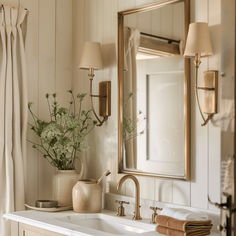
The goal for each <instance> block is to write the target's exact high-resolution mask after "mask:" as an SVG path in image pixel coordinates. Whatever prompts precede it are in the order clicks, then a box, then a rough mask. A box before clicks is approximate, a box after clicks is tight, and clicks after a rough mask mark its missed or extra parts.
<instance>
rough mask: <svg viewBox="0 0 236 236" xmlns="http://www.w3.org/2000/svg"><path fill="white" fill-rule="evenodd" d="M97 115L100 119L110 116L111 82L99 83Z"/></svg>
mask: <svg viewBox="0 0 236 236" xmlns="http://www.w3.org/2000/svg"><path fill="white" fill-rule="evenodd" d="M99 115H100V116H102V117H108V116H110V115H111V81H102V82H100V83H99Z"/></svg>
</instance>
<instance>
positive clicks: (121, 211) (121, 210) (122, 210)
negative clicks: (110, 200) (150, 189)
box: [116, 200, 129, 216]
mask: <svg viewBox="0 0 236 236" xmlns="http://www.w3.org/2000/svg"><path fill="white" fill-rule="evenodd" d="M116 202H117V203H119V204H120V206H119V207H118V210H117V216H125V208H124V206H123V204H129V202H126V201H119V200H116Z"/></svg>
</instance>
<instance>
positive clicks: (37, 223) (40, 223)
mask: <svg viewBox="0 0 236 236" xmlns="http://www.w3.org/2000/svg"><path fill="white" fill-rule="evenodd" d="M102 213H103V214H105V215H107V216H112V217H113V220H115V222H116V223H118V224H119V223H121V224H122V221H123V222H124V220H127V221H129V222H130V224H134V225H135V224H136V225H138V224H143V225H144V226H145V227H147V226H148V227H149V226H150V229H151V230H153V231H150V232H146V233H138V235H142V236H158V235H161V234H158V233H157V232H155V231H154V230H155V227H156V225H153V224H150V219H144V220H141V221H133V220H131V219H132V216H125V217H118V216H116V213H115V212H113V211H108V210H103V211H102ZM78 215H82V214H79V213H75V212H73V211H64V212H40V211H34V210H29V211H18V212H13V213H8V214H5V215H4V218H6V219H8V220H12V221H16V222H20V223H24V224H27V225H30V226H34V227H38V228H41V229H44V230H48V231H52V232H55V233H60V234H63V235H70V236H71V235H73V236H81V235H82V236H88V235H90V236H91V235H96V236H105V235H107V236H108V235H109V236H111V235H118V234H112V233H107V232H102V231H98V230H95V229H92V228H86V227H83V226H79V225H73V224H71V223H68V222H66V221H63V220H59V219H63V218H65V217H67V218H68V217H71V216H78ZM83 215H90V216H91V215H95V214H83ZM123 235H124V234H123ZM125 235H127V234H125ZM129 235H134V234H132V233H131V234H129ZM135 235H136V234H135ZM211 235H212V236H217V235H219V234H218V233H212V234H211Z"/></svg>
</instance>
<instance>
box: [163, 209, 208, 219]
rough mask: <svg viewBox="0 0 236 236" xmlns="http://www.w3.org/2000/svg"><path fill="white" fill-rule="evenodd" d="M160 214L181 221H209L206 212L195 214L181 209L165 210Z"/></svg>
mask: <svg viewBox="0 0 236 236" xmlns="http://www.w3.org/2000/svg"><path fill="white" fill-rule="evenodd" d="M160 214H161V215H164V216H170V217H173V218H176V219H179V220H208V215H207V214H206V213H204V212H200V211H198V212H193V211H189V210H186V209H181V208H164V209H163V210H162V211H161V213H160Z"/></svg>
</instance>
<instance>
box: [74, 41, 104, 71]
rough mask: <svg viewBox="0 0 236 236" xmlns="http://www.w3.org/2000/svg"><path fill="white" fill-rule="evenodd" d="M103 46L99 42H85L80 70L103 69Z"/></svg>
mask: <svg viewBox="0 0 236 236" xmlns="http://www.w3.org/2000/svg"><path fill="white" fill-rule="evenodd" d="M102 66H103V65H102V52H101V44H100V43H98V42H85V44H84V48H83V52H82V56H81V60H80V66H79V67H80V69H90V68H92V69H94V70H99V69H102Z"/></svg>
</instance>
